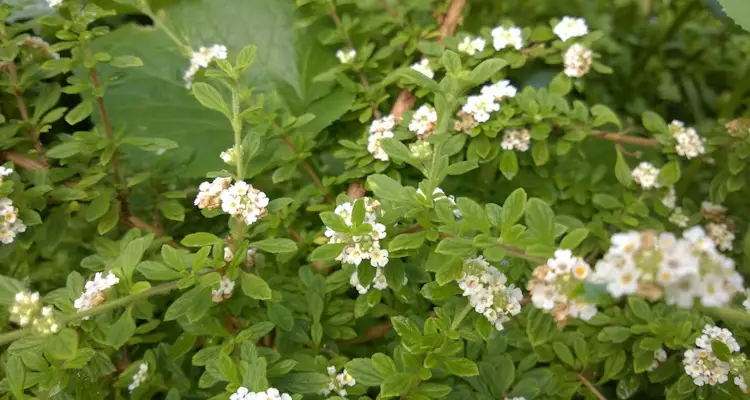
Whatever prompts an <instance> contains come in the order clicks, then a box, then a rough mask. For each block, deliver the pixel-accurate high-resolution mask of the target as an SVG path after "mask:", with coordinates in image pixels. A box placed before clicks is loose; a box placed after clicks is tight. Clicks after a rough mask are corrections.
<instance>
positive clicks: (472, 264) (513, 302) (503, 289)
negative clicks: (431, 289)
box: [457, 256, 523, 331]
mask: <svg viewBox="0 0 750 400" xmlns="http://www.w3.org/2000/svg"><path fill="white" fill-rule="evenodd" d="M457 282H458V287H459V288H461V290H463V295H464V296H465V297H468V298H469V304H471V306H472V307H474V311H476V312H478V313H479V314H482V315H484V317H485V318H487V320H488V321H489V322H490V324H492V325H493V326H494V327H495V329H497V330H499V331H501V330H503V329H504V327H503V323H505V322H507V321H509V320H510V317H511V316H514V315H518V313H520V312H521V299H522V298H523V293H521V289H519V288H517V287H516V286H515V285H514V284H512V283H511V284H507V282H508V278H507V277H506V276H505V274H503V273H502V272H500V271H498V270H497V268H495V267H493V266H491V265H490V264H489V263H488V262H487V261H486V260H485V259H484V257H482V256H479V257H477V258H470V259H466V260H464V263H463V271H462V274H461V278H460V279H458V281H457Z"/></svg>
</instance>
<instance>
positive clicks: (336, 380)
mask: <svg viewBox="0 0 750 400" xmlns="http://www.w3.org/2000/svg"><path fill="white" fill-rule="evenodd" d="M328 376H329V377H330V378H331V382H329V383H328V386H327V387H325V388H323V389H320V392H318V394H321V395H323V396H328V395H329V394H331V393H332V392H333V393H336V394H338V395H339V396H341V397H346V394H347V393H346V388H347V387H352V386H354V385H356V384H357V381H356V380H355V379H354V378H353V377H352V376H351V375H350V374H349V373H348V372H346V369H344V370H343V371H341V373H340V374H336V367H335V366H333V365H331V366H329V367H328Z"/></svg>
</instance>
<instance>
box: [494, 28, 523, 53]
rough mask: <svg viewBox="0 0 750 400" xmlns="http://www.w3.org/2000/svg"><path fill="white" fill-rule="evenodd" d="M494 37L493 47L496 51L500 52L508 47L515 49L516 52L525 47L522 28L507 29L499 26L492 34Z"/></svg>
mask: <svg viewBox="0 0 750 400" xmlns="http://www.w3.org/2000/svg"><path fill="white" fill-rule="evenodd" d="M491 35H492V46H493V47H494V48H495V50H497V51H500V50H502V49H504V48H506V47H513V48H515V49H516V50H521V48H522V47H523V36H522V32H521V28H519V27H516V26H511V27H510V28H506V27H503V26H498V27H496V28H495V29H493V30H492V32H491Z"/></svg>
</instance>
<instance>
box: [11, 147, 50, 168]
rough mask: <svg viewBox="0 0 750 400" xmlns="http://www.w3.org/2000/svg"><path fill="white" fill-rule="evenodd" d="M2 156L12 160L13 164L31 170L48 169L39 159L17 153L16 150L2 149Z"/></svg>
mask: <svg viewBox="0 0 750 400" xmlns="http://www.w3.org/2000/svg"><path fill="white" fill-rule="evenodd" d="M0 157H2V158H3V159H5V160H8V161H12V162H13V164H15V165H17V166H19V167H21V168H23V169H27V170H29V171H35V170H37V169H48V168H47V167H46V166H45V165H44V164H42V163H40V162H39V161H37V160H34V159H33V158H29V157H27V156H25V155H23V154H21V153H16V152H15V151H2V152H0Z"/></svg>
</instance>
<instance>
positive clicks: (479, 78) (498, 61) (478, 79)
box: [459, 58, 508, 86]
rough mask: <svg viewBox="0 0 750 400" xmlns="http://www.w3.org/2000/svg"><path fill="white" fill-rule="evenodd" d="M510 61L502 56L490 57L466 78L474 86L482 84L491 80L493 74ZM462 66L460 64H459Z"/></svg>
mask: <svg viewBox="0 0 750 400" xmlns="http://www.w3.org/2000/svg"><path fill="white" fill-rule="evenodd" d="M507 65H508V62H507V61H505V60H503V59H502V58H490V59H488V60H484V61H482V62H481V63H479V65H477V66H476V67H475V68H474V69H473V70H472V71H471V72H470V73H469V76H468V77H467V78H466V80H468V81H469V82H470V83H471V84H472V86H476V85H480V84H482V83H484V82H486V81H487V80H489V79H490V78H491V77H492V75H494V74H495V73H497V72H498V71H500V70H501V69H503V68H505V67H506V66H507ZM459 68H460V64H459Z"/></svg>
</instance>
